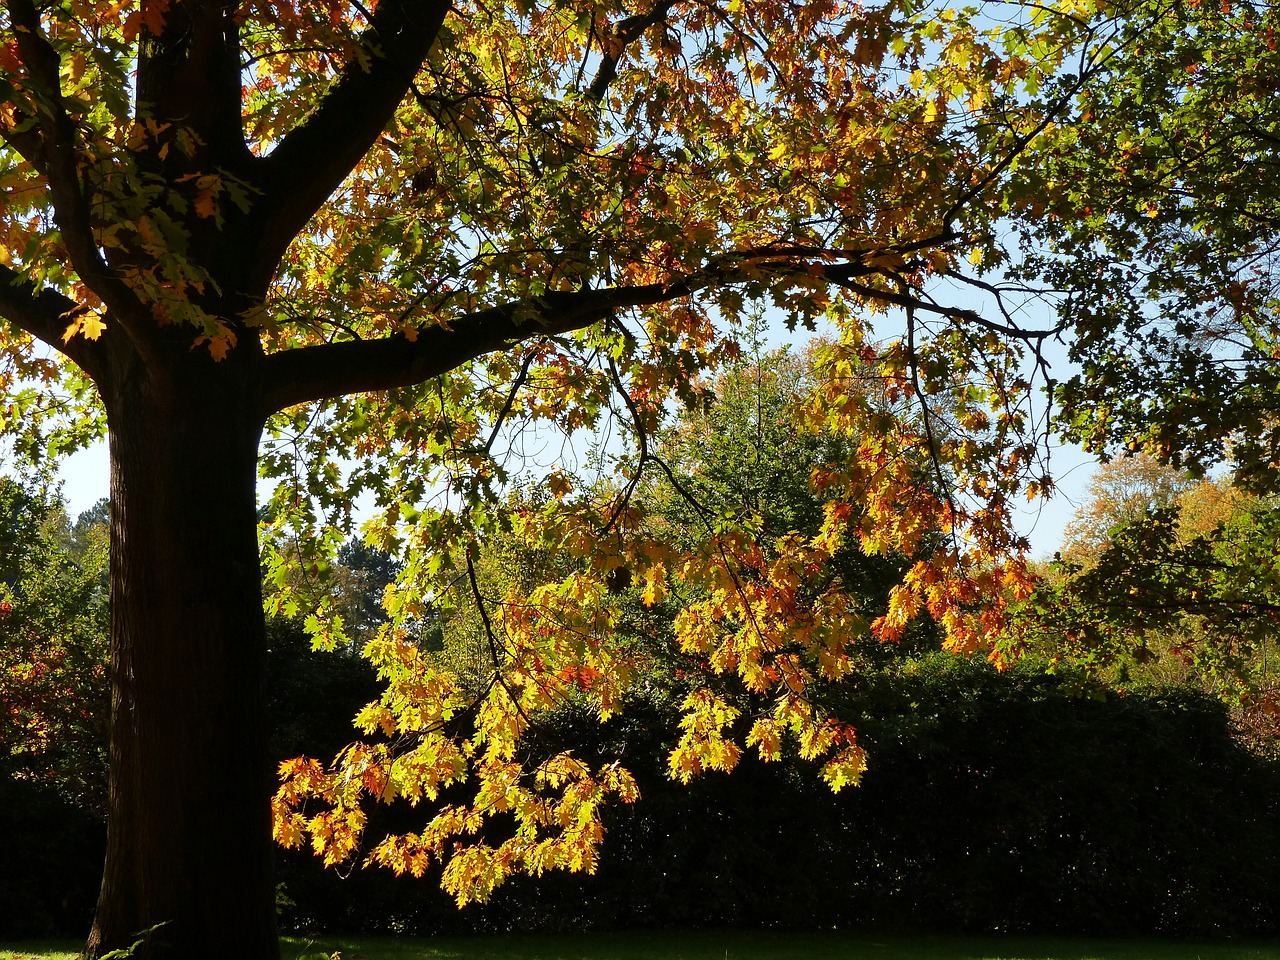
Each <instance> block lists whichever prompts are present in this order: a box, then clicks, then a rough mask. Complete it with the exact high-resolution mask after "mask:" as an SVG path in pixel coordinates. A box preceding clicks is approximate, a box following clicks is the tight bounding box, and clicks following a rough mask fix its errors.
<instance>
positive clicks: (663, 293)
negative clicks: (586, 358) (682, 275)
mask: <svg viewBox="0 0 1280 960" xmlns="http://www.w3.org/2000/svg"><path fill="white" fill-rule="evenodd" d="M689 292H690V290H689V287H688V286H686V285H685V284H684V283H678V284H675V285H671V286H668V285H664V284H650V285H647V286H641V287H631V288H609V289H605V290H580V291H560V292H552V293H548V294H546V295H545V296H543V297H540V298H539V299H538V300H536V301H532V300H527V301H525V300H518V301H513V302H511V303H507V304H503V305H502V306H499V307H492V308H490V309H487V310H480V311H477V312H476V313H471V314H467V315H466V316H464V317H461V318H459V319H457V320H451V321H449V322H448V324H447V325H444V324H441V325H438V326H429V327H423V328H420V329H419V330H418V331H417V333H416V335H415V337H414V338H413V339H410V338H409V337H406V336H404V335H402V334H397V335H395V336H392V337H388V338H385V339H381V340H344V341H342V342H340V343H326V344H317V345H315V346H311V347H300V348H298V349H295V350H285V351H281V352H279V353H276V354H273V355H271V356H269V357H268V358H267V367H266V381H265V387H264V393H263V399H264V404H265V408H266V409H265V410H264V413H266V414H271V413H274V412H276V411H278V410H283V409H284V408H285V407H290V406H293V405H295V404H299V403H306V402H308V401H311V400H321V399H324V398H327V397H337V396H343V395H345V394H349V393H363V392H367V391H372V390H388V389H391V388H392V387H404V386H409V385H410V384H414V383H421V382H422V381H424V380H430V379H431V378H432V377H437V376H440V375H441V374H443V373H447V372H448V371H450V370H452V369H453V368H454V367H457V366H460V365H461V364H463V363H466V362H467V361H469V360H474V359H475V358H476V357H480V356H483V355H484V354H486V353H491V352H492V351H494V350H501V349H504V348H506V347H508V346H510V345H511V344H513V343H519V342H520V341H523V340H528V339H529V338H531V337H535V336H545V335H548V334H557V333H568V332H570V331H572V330H581V329H583V328H584V327H589V326H591V325H592V324H593V323H599V322H600V321H602V320H604V319H606V318H607V317H609V316H611V315H612V314H613V313H614V312H615V311H617V310H621V309H624V308H626V307H636V306H644V305H649V304H654V303H661V302H664V301H667V300H673V299H676V298H678V297H681V296H685V295H686V294H687V293H689Z"/></svg>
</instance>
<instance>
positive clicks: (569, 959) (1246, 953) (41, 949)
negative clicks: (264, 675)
mask: <svg viewBox="0 0 1280 960" xmlns="http://www.w3.org/2000/svg"><path fill="white" fill-rule="evenodd" d="M334 951H337V952H338V953H340V954H341V957H342V960H1280V943H1246V944H1237V943H1183V942H1179V941H1161V940H1088V939H1063V938H1033V937H1007V938H973V937H904V936H874V935H870V934H846V933H829V934H781V933H762V932H755V931H751V932H744V931H722V932H710V931H699V932H693V933H670V932H662V933H629V934H583V935H579V936H559V937H548V936H485V937H438V938H437V937H351V938H347V937H324V938H320V939H317V940H304V939H299V938H288V939H286V940H284V941H283V943H282V954H283V957H284V960H298V958H300V957H304V956H313V955H315V954H317V953H332V952H334ZM76 957H77V953H76V945H75V944H69V943H66V942H48V941H46V942H32V943H22V944H18V943H15V944H8V945H6V944H0V960H76Z"/></svg>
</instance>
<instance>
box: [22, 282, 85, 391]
mask: <svg viewBox="0 0 1280 960" xmlns="http://www.w3.org/2000/svg"><path fill="white" fill-rule="evenodd" d="M88 310H89V308H88V307H86V306H84V304H81V303H77V302H76V301H74V300H72V299H71V298H70V297H65V296H63V295H62V294H60V293H58V292H57V291H56V290H50V289H49V288H48V287H40V286H37V285H36V284H35V283H33V282H32V281H31V280H30V279H28V278H27V277H24V276H23V275H22V274H20V273H18V272H17V271H16V270H12V269H10V268H9V267H6V266H3V265H0V317H3V318H4V319H5V320H8V321H9V322H10V323H12V324H14V325H15V326H16V327H18V328H19V329H21V330H25V331H26V332H27V333H29V334H31V336H33V337H35V338H36V339H37V340H41V341H43V342H44V343H47V344H48V345H49V346H51V347H53V348H54V349H55V350H57V351H59V352H60V353H64V354H66V355H67V356H68V357H70V358H71V360H73V361H74V362H75V363H77V364H78V365H79V366H80V367H82V368H83V369H84V371H85V372H86V373H88V374H89V375H90V376H92V375H93V372H94V370H95V369H96V368H97V366H98V363H97V361H98V348H97V345H96V344H95V343H94V341H92V340H86V339H85V338H84V337H73V338H71V339H70V340H66V341H64V340H63V334H64V333H65V331H66V329H67V325H68V324H69V323H70V322H71V320H72V319H74V318H75V317H76V316H78V315H79V314H82V313H87V312H88Z"/></svg>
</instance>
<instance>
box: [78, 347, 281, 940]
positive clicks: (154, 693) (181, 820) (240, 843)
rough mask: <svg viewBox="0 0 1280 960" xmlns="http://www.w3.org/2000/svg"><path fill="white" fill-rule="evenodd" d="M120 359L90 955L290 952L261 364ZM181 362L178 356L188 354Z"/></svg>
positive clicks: (114, 393)
mask: <svg viewBox="0 0 1280 960" xmlns="http://www.w3.org/2000/svg"><path fill="white" fill-rule="evenodd" d="M184 352H185V354H186V355H185V356H180V357H179V356H176V355H173V356H171V359H172V360H173V368H174V369H172V370H171V371H168V373H169V374H170V375H166V376H163V377H161V378H156V377H154V376H152V375H150V374H148V373H147V371H146V370H145V369H144V368H143V367H142V366H141V364H139V363H137V362H132V361H125V362H120V363H119V364H117V365H115V366H113V367H112V369H111V370H110V371H109V372H108V373H107V375H106V376H105V377H103V378H102V379H101V380H100V386H101V387H102V392H103V396H104V399H105V401H106V406H107V414H108V421H109V425H110V440H111V459H112V477H111V497H112V530H111V595H112V611H111V631H112V637H111V646H112V656H111V659H112V720H111V788H110V800H109V818H108V819H109V827H108V841H107V857H106V865H105V872H104V877H103V884H102V891H101V896H100V900H99V904H98V911H97V916H96V918H95V920H94V925H93V931H92V934H91V936H90V940H89V944H88V952H89V955H90V956H91V957H96V956H100V955H102V954H103V953H106V952H108V951H110V950H114V949H120V948H127V947H129V946H131V945H132V944H133V943H134V942H135V941H136V940H137V939H139V938H140V935H141V933H142V931H145V930H148V929H150V928H154V927H157V926H158V929H156V930H154V931H153V932H152V933H150V934H148V935H146V936H145V938H144V939H145V942H144V945H143V946H142V947H141V948H140V949H139V950H138V951H137V952H136V953H135V954H134V956H137V957H142V958H160V957H166V958H167V957H183V958H192V960H202V958H209V960H213V958H215V957H216V958H220V960H230V958H235V960H276V958H278V957H279V946H278V943H277V936H276V925H275V909H274V905H275V901H274V883H273V880H272V868H271V864H272V859H273V844H272V840H271V828H270V796H271V782H272V777H271V770H270V768H269V758H268V756H267V751H266V745H265V716H264V703H265V689H264V687H265V667H266V656H265V655H266V638H265V628H264V621H263V612H262V595H261V578H260V572H259V559H258V556H259V555H258V545H257V533H256V531H257V522H256V519H257V508H256V498H255V480H256V458H257V448H258V441H259V437H260V434H261V429H262V415H261V411H260V409H259V406H258V404H257V398H256V396H255V394H256V390H255V389H254V384H255V383H256V382H257V379H258V378H257V377H256V376H254V374H253V361H251V360H240V359H228V360H226V361H224V362H223V363H220V364H215V363H214V362H213V361H212V359H211V358H210V357H209V356H208V354H207V352H205V351H194V352H193V351H191V350H190V349H189V347H188V348H185V350H184ZM175 354H176V351H175Z"/></svg>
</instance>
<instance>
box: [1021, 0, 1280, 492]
mask: <svg viewBox="0 0 1280 960" xmlns="http://www.w3.org/2000/svg"><path fill="white" fill-rule="evenodd" d="M1278 26H1280V25H1278V24H1277V20H1276V10H1275V9H1274V7H1273V6H1272V5H1269V4H1257V3H1251V2H1244V3H1231V4H1218V5H1203V4H1164V3H1153V4H1142V5H1138V6H1137V7H1136V8H1135V9H1134V10H1133V11H1132V13H1131V16H1130V18H1129V20H1128V22H1127V23H1126V24H1125V25H1124V26H1123V27H1122V29H1121V30H1120V32H1119V35H1118V36H1117V38H1116V49H1117V50H1118V51H1119V55H1117V56H1116V57H1115V58H1114V59H1113V60H1112V61H1111V63H1110V65H1109V69H1108V71H1106V72H1105V74H1099V76H1098V82H1096V83H1090V84H1086V85H1085V86H1083V87H1082V88H1081V90H1080V92H1079V95H1078V99H1077V104H1076V106H1075V108H1074V111H1073V112H1074V113H1075V114H1076V116H1077V118H1078V119H1077V122H1074V123H1072V124H1070V125H1062V126H1060V127H1057V128H1055V129H1054V130H1052V131H1050V132H1048V133H1047V134H1046V136H1045V137H1043V138H1042V139H1041V140H1039V141H1038V142H1037V144H1036V146H1035V148H1034V153H1035V159H1034V161H1033V162H1029V163H1027V164H1025V166H1024V167H1023V171H1024V175H1023V176H1022V177H1020V178H1015V179H1017V180H1020V187H1019V189H1035V190H1037V191H1040V193H1041V197H1042V200H1041V203H1040V205H1038V206H1035V207H1033V208H1031V209H1032V210H1033V211H1035V212H1039V211H1047V210H1051V211H1053V212H1054V214H1055V215H1054V216H1053V217H1050V218H1039V217H1037V218H1035V219H1024V220H1023V230H1022V232H1023V240H1024V243H1023V247H1022V249H1023V251H1024V253H1025V254H1026V258H1025V259H1024V260H1023V261H1022V267H1023V270H1022V275H1023V276H1037V277H1039V278H1041V279H1047V280H1048V281H1049V282H1050V285H1052V286H1053V287H1055V288H1056V289H1058V290H1064V291H1068V292H1069V296H1067V297H1064V298H1063V299H1062V300H1061V301H1060V303H1061V308H1060V317H1061V320H1062V322H1063V323H1064V324H1065V325H1066V326H1067V327H1068V328H1069V330H1070V348H1071V349H1070V354H1071V359H1072V361H1073V362H1074V363H1076V364H1077V365H1078V369H1079V372H1078V373H1077V374H1075V375H1074V376H1072V377H1070V378H1069V379H1068V380H1067V381H1066V382H1065V383H1063V384H1062V385H1061V387H1060V390H1059V393H1058V400H1059V402H1060V403H1061V405H1062V406H1061V412H1060V422H1061V424H1062V425H1063V427H1064V428H1065V429H1066V431H1067V432H1068V434H1069V435H1070V436H1072V437H1073V438H1075V439H1078V440H1081V441H1084V442H1085V443H1086V444H1087V445H1088V446H1089V447H1090V448H1091V449H1094V450H1096V451H1099V452H1102V451H1104V450H1109V451H1112V452H1115V451H1118V450H1122V449H1125V448H1128V449H1130V450H1138V449H1144V450H1146V451H1148V452H1149V453H1151V454H1152V455H1154V456H1156V457H1157V458H1158V459H1160V460H1162V461H1166V462H1169V463H1171V464H1172V465H1174V466H1186V467H1188V468H1190V469H1192V470H1193V471H1195V472H1196V473H1197V474H1199V473H1203V472H1204V471H1205V470H1206V469H1207V468H1208V467H1210V466H1212V465H1213V464H1215V463H1219V462H1223V461H1224V459H1227V458H1229V459H1230V460H1231V461H1232V463H1233V465H1234V468H1235V476H1236V478H1237V479H1238V480H1239V481H1240V482H1242V483H1244V484H1246V485H1250V486H1255V487H1259V488H1261V489H1271V487H1272V485H1273V484H1274V483H1275V481H1276V477H1277V476H1278V474H1277V472H1276V470H1275V465H1276V463H1277V458H1276V450H1277V448H1276V423H1277V420H1276V417H1275V407H1276V397H1277V395H1278V393H1277V386H1278V383H1277V379H1276V377H1277V365H1276V362H1275V345H1276V340H1277V328H1276V290H1277V287H1276V274H1275V265H1276V263H1275V253H1276V238H1277V233H1276V209H1277V195H1276V185H1277V176H1276V173H1277V154H1276V144H1277V142H1278V141H1277V128H1276V119H1275V117H1274V116H1273V115H1272V114H1271V112H1270V111H1269V110H1268V109H1267V106H1266V104H1267V100H1268V94H1267V93H1266V91H1267V90H1268V89H1269V85H1270V84H1271V79H1270V78H1272V77H1274V76H1275V75H1276V71H1277V52H1276V49H1275V36H1276V30H1277V27H1278Z"/></svg>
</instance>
